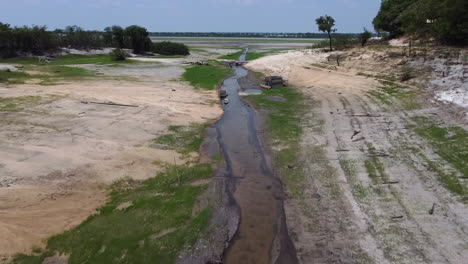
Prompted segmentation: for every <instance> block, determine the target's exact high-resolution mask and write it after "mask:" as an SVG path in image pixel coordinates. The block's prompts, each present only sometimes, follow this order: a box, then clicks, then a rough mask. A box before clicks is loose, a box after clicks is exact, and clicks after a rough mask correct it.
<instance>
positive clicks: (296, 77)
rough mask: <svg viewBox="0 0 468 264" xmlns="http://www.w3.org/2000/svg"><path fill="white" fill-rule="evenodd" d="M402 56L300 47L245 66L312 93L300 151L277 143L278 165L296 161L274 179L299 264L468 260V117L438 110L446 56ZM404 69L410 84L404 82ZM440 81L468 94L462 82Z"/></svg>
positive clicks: (444, 107)
mask: <svg viewBox="0 0 468 264" xmlns="http://www.w3.org/2000/svg"><path fill="white" fill-rule="evenodd" d="M463 52H464V51H462V53H463ZM403 53H404V50H403V49H394V48H391V47H384V48H382V49H370V48H369V49H353V50H350V51H345V52H336V53H332V54H330V53H322V52H315V51H308V50H304V51H292V52H288V53H284V54H279V55H273V56H268V57H264V58H261V59H259V60H256V61H253V62H251V63H249V64H248V65H247V67H248V68H249V69H251V70H254V71H259V72H262V73H264V74H267V75H281V76H283V77H285V78H286V79H287V80H288V84H289V86H291V87H294V88H292V89H297V91H299V92H300V93H301V94H303V96H304V101H305V104H304V105H305V106H306V108H305V110H303V111H304V112H300V114H301V115H302V116H300V121H299V123H300V126H301V137H300V140H298V142H297V143H298V148H297V150H296V151H294V152H285V150H287V149H288V146H287V145H285V144H284V143H285V142H284V139H283V140H282V139H279V140H277V141H274V142H273V152H274V153H276V156H277V160H280V161H281V160H282V159H283V160H284V159H285V157H287V158H286V160H288V162H289V163H286V164H281V163H279V164H278V165H279V166H282V167H279V168H278V170H279V173H280V175H281V177H282V180H283V182H284V183H285V190H286V192H287V196H288V198H287V199H286V201H285V211H286V217H287V225H288V228H289V232H290V235H291V237H292V238H293V240H294V243H295V246H296V249H297V252H298V258H299V260H300V262H301V263H463V262H464V261H466V259H468V240H467V232H468V207H467V204H466V203H467V195H468V189H467V180H466V179H467V173H468V171H467V164H466V158H467V156H466V151H467V148H468V146H467V145H466V142H467V135H468V134H467V132H466V108H463V107H460V106H461V105H460V104H458V105H457V104H447V103H446V102H440V101H437V98H438V97H437V94H438V93H439V92H441V90H440V89H445V90H443V91H449V90H450V87H448V86H447V87H444V86H443V85H442V83H443V82H442V81H440V82H437V81H434V80H437V79H440V78H441V77H439V76H438V73H440V72H438V70H437V69H438V67H439V66H436V67H434V68H431V66H433V65H438V64H437V60H438V59H435V58H433V59H428V60H427V61H426V60H424V62H423V61H422V59H418V57H416V59H411V58H408V57H406V56H403V55H402V54H403ZM336 57H338V60H339V61H340V66H338V65H337V62H336ZM460 57H461V56H460ZM458 58H459V57H458V56H455V58H454V59H452V60H451V64H449V65H451V66H450V67H452V68H453V69H457V67H466V66H463V65H464V64H462V62H458V63H459V66H457V65H454V64H456V63H457V61H458ZM447 60H450V59H447ZM406 66H409V67H412V70H413V71H412V74H413V76H412V79H411V81H405V82H401V80H400V77H399V76H401V74H403V73H404V72H405V71H406V68H404V67H406ZM439 68H440V67H439ZM452 73H453V74H458V73H457V72H455V71H454V70H453V71H452ZM444 78H447V79H450V80H452V81H453V82H455V81H457V82H458V83H459V86H457V87H460V86H461V87H465V88H466V76H464V75H461V76H452V75H451V76H447V72H446V73H445V74H444ZM435 83H436V84H438V86H437V87H436V88H437V89H439V90H434V89H435V88H434V84H435ZM444 83H445V82H444ZM459 89H462V88H459ZM281 93H282V92H279V95H281ZM455 103H456V102H455ZM260 105H261V104H260ZM273 107H274V106H273ZM285 110H286V109H285ZM297 111H302V110H300V109H298V110H297ZM278 116H279V117H281V115H280V114H278ZM294 120H295V117H292V118H291V120H289V121H290V122H295V121H294Z"/></svg>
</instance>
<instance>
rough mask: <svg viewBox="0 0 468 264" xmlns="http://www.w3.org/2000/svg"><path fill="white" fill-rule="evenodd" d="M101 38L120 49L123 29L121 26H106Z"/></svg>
mask: <svg viewBox="0 0 468 264" xmlns="http://www.w3.org/2000/svg"><path fill="white" fill-rule="evenodd" d="M103 39H104V43H106V45H108V46H110V47H117V48H119V49H121V48H123V47H124V41H125V31H124V29H123V28H122V27H121V26H112V27H106V28H105V29H104V35H103Z"/></svg>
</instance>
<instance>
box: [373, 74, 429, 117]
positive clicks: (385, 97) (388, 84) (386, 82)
mask: <svg viewBox="0 0 468 264" xmlns="http://www.w3.org/2000/svg"><path fill="white" fill-rule="evenodd" d="M377 78H378V79H379V81H380V83H381V84H382V85H381V86H380V87H378V89H376V90H372V91H369V92H368V94H369V95H371V96H372V97H375V98H376V99H378V100H380V101H381V102H382V103H384V104H387V105H392V104H393V103H394V101H393V100H392V98H393V99H396V100H398V102H400V104H401V106H402V107H403V108H404V109H405V110H408V111H411V110H415V109H419V108H420V107H421V106H420V104H419V103H418V101H417V96H416V92H415V91H412V90H410V87H407V86H403V85H400V84H398V83H396V82H394V81H393V80H392V77H387V78H385V79H382V78H379V77H377Z"/></svg>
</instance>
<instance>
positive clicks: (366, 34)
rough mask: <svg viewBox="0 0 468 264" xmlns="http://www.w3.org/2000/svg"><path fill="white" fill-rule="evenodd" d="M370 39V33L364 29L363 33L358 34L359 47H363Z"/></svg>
mask: <svg viewBox="0 0 468 264" xmlns="http://www.w3.org/2000/svg"><path fill="white" fill-rule="evenodd" d="M371 37H372V33H371V32H370V31H369V30H367V28H364V32H362V33H361V34H359V40H360V41H361V46H363V47H364V46H365V45H366V43H367V41H369V39H370V38H371Z"/></svg>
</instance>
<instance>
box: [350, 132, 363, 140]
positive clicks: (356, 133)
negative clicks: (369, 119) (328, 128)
mask: <svg viewBox="0 0 468 264" xmlns="http://www.w3.org/2000/svg"><path fill="white" fill-rule="evenodd" d="M359 134H361V131H354V133H353V135H352V136H351V139H353V138H354V137H355V136H357V135H359Z"/></svg>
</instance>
